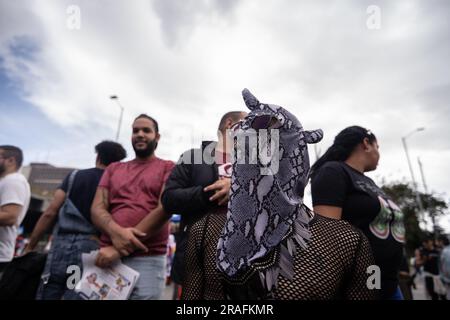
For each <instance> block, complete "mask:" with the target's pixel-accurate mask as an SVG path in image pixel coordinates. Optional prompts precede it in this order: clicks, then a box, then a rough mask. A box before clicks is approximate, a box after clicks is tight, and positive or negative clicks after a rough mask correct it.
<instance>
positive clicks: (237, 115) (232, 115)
mask: <svg viewBox="0 0 450 320" xmlns="http://www.w3.org/2000/svg"><path fill="white" fill-rule="evenodd" d="M243 113H244V111H230V112H227V113H225V114H224V115H223V116H222V119H220V123H219V128H218V130H219V131H220V132H224V131H225V124H226V122H227V120H228V119H231V121H233V122H237V121H239V120H240V119H241V118H242V114H243Z"/></svg>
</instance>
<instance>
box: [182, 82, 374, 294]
mask: <svg viewBox="0 0 450 320" xmlns="http://www.w3.org/2000/svg"><path fill="white" fill-rule="evenodd" d="M242 95H243V98H244V101H245V104H246V105H247V107H248V108H249V109H250V112H249V114H248V116H247V117H245V118H244V119H243V121H240V122H239V123H237V124H236V125H235V126H234V127H232V130H231V131H232V132H231V133H230V134H231V135H232V136H233V139H234V149H235V152H234V155H233V157H232V161H233V166H232V173H231V189H230V199H229V202H228V210H227V213H226V214H210V215H207V216H205V217H204V218H202V219H201V220H199V221H198V222H196V223H195V224H194V225H193V226H192V227H191V229H190V231H189V241H188V246H187V251H186V275H187V278H186V281H185V283H184V287H183V294H182V299H233V300H237V299H239V300H240V299H242V300H249V299H251V300H255V299H295V300H298V299H314V300H319V299H320V300H324V299H326V300H329V299H372V298H373V291H371V290H369V288H368V287H367V286H366V282H367V280H368V275H367V274H366V271H367V270H368V267H369V266H370V265H371V263H372V262H373V257H372V255H371V252H370V247H369V244H368V241H367V239H366V238H365V237H364V235H363V234H362V233H360V232H359V231H358V230H356V229H354V228H352V227H351V226H350V225H349V224H348V223H347V222H345V221H338V220H332V219H328V218H324V217H321V216H318V215H315V214H314V213H313V212H312V211H311V210H309V209H308V208H307V207H306V206H305V205H304V204H303V192H304V188H305V185H306V184H307V181H308V178H309V168H310V166H309V156H308V148H307V144H309V143H316V142H318V141H320V140H321V138H322V135H323V133H322V130H315V131H306V130H304V129H303V127H302V125H301V124H300V122H299V121H298V119H297V118H296V117H295V116H294V115H293V114H291V113H289V112H288V111H287V110H286V109H284V108H282V107H280V106H277V105H273V104H265V103H260V102H259V101H258V99H256V98H255V96H253V95H252V94H251V93H250V92H249V91H248V90H247V89H245V90H243V92H242Z"/></svg>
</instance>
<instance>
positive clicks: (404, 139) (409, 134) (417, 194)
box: [402, 127, 425, 213]
mask: <svg viewBox="0 0 450 320" xmlns="http://www.w3.org/2000/svg"><path fill="white" fill-rule="evenodd" d="M423 130H425V128H422V127H421V128H417V129H415V130H413V131H411V132H410V133H408V134H407V135H406V136H404V137H402V142H403V148H404V149H405V154H406V159H407V160H408V166H409V171H410V173H411V179H412V182H413V189H414V193H415V194H416V202H417V205H418V206H419V210H420V213H423V205H422V200H421V199H420V196H419V192H418V191H417V183H416V178H415V177H414V171H413V168H412V165H411V160H410V159H409V153H408V146H407V144H406V139H407V138H409V137H410V136H411V135H413V134H414V133H416V132H419V131H423Z"/></svg>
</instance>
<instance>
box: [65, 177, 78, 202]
mask: <svg viewBox="0 0 450 320" xmlns="http://www.w3.org/2000/svg"><path fill="white" fill-rule="evenodd" d="M77 172H78V170H73V171H72V173H71V174H70V177H69V187H68V188H67V193H66V200H67V198H69V195H70V192H71V191H72V187H73V181H74V180H75V176H76V174H77Z"/></svg>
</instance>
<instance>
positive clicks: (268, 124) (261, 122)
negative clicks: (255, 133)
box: [252, 114, 281, 130]
mask: <svg viewBox="0 0 450 320" xmlns="http://www.w3.org/2000/svg"><path fill="white" fill-rule="evenodd" d="M279 127H281V123H280V121H279V120H278V119H277V118H276V117H274V116H272V115H270V114H265V115H262V116H259V117H256V118H255V119H254V120H253V122H252V128H253V129H255V130H261V129H277V128H279Z"/></svg>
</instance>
